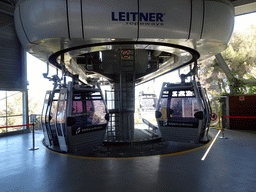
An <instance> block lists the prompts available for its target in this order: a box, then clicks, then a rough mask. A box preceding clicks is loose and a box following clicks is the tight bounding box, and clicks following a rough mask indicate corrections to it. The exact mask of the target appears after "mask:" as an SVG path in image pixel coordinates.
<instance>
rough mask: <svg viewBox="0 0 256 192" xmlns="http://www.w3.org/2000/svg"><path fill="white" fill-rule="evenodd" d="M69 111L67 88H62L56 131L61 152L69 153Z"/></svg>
mask: <svg viewBox="0 0 256 192" xmlns="http://www.w3.org/2000/svg"><path fill="white" fill-rule="evenodd" d="M66 109H67V88H62V89H61V90H60V94H59V101H58V104H57V111H56V129H57V137H58V141H59V145H60V150H61V151H65V152H67V151H68V146H67V142H66V137H67V132H66V111H67V110H66Z"/></svg>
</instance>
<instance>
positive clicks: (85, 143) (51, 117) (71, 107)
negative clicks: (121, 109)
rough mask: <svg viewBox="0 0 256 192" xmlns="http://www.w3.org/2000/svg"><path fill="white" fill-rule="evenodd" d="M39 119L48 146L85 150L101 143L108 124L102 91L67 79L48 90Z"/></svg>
mask: <svg viewBox="0 0 256 192" xmlns="http://www.w3.org/2000/svg"><path fill="white" fill-rule="evenodd" d="M41 121H42V127H43V132H44V144H45V145H46V146H47V147H48V148H51V149H53V150H57V151H63V152H75V151H85V152H86V151H89V150H90V149H92V148H95V147H97V146H99V145H101V144H102V143H103V138H104V134H105V131H106V128H107V123H108V113H107V109H106V105H105V102H104V100H103V97H102V93H101V90H100V89H99V88H93V87H90V86H88V85H78V84H76V85H73V83H72V82H70V83H69V84H68V86H67V87H61V88H60V89H55V90H53V91H47V92H46V96H45V100H44V106H43V110H42V119H41Z"/></svg>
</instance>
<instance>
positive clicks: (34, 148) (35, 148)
mask: <svg viewBox="0 0 256 192" xmlns="http://www.w3.org/2000/svg"><path fill="white" fill-rule="evenodd" d="M30 125H33V148H30V149H29V150H37V149H39V148H38V147H35V124H34V123H32V124H26V125H12V126H5V127H0V129H4V128H6V129H8V128H13V127H25V126H30Z"/></svg>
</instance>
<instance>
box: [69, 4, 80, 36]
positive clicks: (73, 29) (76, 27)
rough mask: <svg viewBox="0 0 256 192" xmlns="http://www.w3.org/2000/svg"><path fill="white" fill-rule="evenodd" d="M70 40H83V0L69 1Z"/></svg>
mask: <svg viewBox="0 0 256 192" xmlns="http://www.w3.org/2000/svg"><path fill="white" fill-rule="evenodd" d="M68 17H69V30H70V38H71V39H72V38H83V31H82V13H81V0H69V1H68Z"/></svg>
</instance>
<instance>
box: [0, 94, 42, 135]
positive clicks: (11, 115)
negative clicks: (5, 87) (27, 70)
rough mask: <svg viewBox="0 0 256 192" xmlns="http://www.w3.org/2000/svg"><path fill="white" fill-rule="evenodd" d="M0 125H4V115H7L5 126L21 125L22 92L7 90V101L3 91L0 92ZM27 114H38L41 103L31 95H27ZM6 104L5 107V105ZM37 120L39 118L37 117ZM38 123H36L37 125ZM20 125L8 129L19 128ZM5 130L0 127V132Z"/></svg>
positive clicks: (14, 129)
mask: <svg viewBox="0 0 256 192" xmlns="http://www.w3.org/2000/svg"><path fill="white" fill-rule="evenodd" d="M0 99H1V100H0V117H1V118H0V127H4V126H6V116H7V126H13V125H22V124H23V101H22V92H11V91H8V92H7V103H6V96H5V91H2V92H1V98H0ZM28 102H29V115H30V114H40V113H41V108H42V104H41V103H40V102H39V101H37V100H36V99H35V98H33V97H29V101H28ZM6 106H7V107H6ZM38 120H39V119H38ZM37 124H38V123H36V126H37ZM21 129H22V127H18V128H9V129H8V132H9V131H16V130H21ZM3 132H6V129H5V128H4V129H0V133H3Z"/></svg>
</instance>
